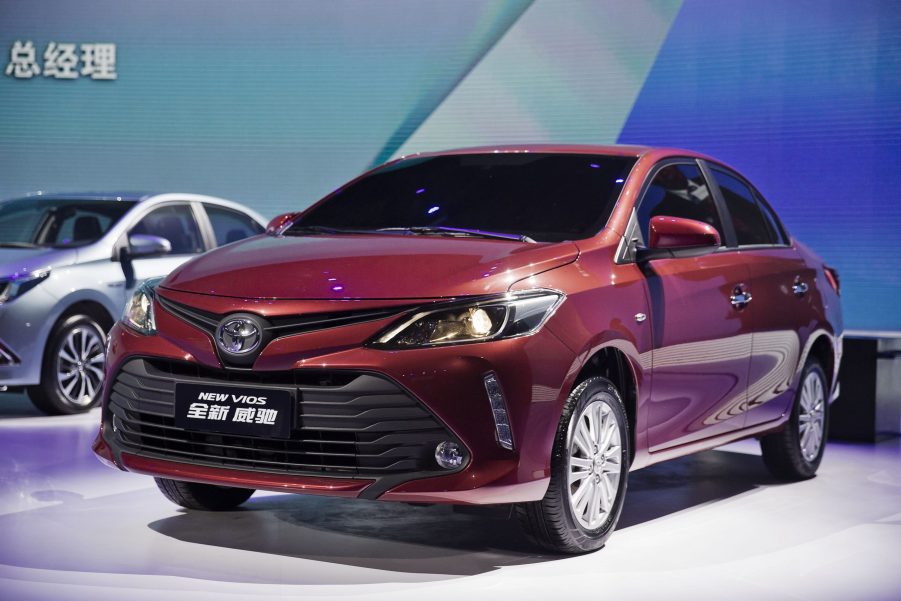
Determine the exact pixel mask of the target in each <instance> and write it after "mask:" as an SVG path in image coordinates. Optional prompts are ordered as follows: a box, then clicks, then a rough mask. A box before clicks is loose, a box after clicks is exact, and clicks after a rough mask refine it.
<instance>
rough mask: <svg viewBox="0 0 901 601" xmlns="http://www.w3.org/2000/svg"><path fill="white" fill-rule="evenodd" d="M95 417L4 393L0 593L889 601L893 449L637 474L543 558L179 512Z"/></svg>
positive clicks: (472, 535) (311, 503)
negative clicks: (791, 468)
mask: <svg viewBox="0 0 901 601" xmlns="http://www.w3.org/2000/svg"><path fill="white" fill-rule="evenodd" d="M98 420H99V413H98V411H97V410H94V411H93V412H91V413H90V414H88V415H83V416H67V417H43V416H39V415H38V414H37V412H36V411H34V410H32V409H31V408H30V405H29V404H28V402H27V400H25V399H24V397H22V396H21V395H11V394H0V599H3V600H6V599H10V600H13V599H15V600H17V601H26V600H29V599H48V600H53V601H63V600H68V599H91V600H93V601H101V600H110V601H138V600H145V599H146V600H154V601H158V600H161V599H169V600H172V601H176V600H177V601H181V600H194V599H211V600H212V599H216V600H222V599H242V600H243V599H274V598H302V599H340V600H342V601H343V600H348V599H367V600H380V599H384V600H390V601H401V600H404V599H411V600H412V599H415V600H417V601H419V600H429V601H432V600H437V599H454V600H457V601H459V600H464V601H481V600H482V599H508V598H509V599H552V600H554V601H562V600H564V599H598V600H603V599H665V600H667V601H672V600H674V599H711V600H717V601H722V600H728V601H738V600H740V599H765V600H767V601H771V600H776V599H792V600H799V599H801V600H807V599H809V600H811V601H826V600H833V599H834V600H842V601H845V600H849V599H854V600H855V601H863V600H867V599H874V600H889V599H901V444H899V441H898V440H893V441H889V442H884V443H881V444H878V445H857V444H847V443H830V445H829V447H827V450H826V456H825V458H824V461H823V465H822V467H821V470H820V475H819V476H817V477H816V478H814V479H813V480H810V481H807V482H802V483H797V484H788V485H784V484H779V483H776V482H774V481H773V480H772V479H771V478H770V477H769V475H768V473H767V472H766V471H765V469H764V467H763V465H762V463H761V461H760V458H759V456H758V447H757V443H756V441H749V442H743V443H738V444H735V445H730V446H728V447H724V448H722V449H720V450H716V451H710V452H707V453H703V454H700V455H696V456H693V457H688V458H684V459H680V460H676V461H672V462H669V463H665V464H662V465H658V466H655V467H652V468H648V469H645V470H642V471H639V472H635V473H633V474H632V475H631V480H630V485H629V494H628V497H627V498H626V508H625V511H624V514H623V517H622V519H621V521H620V525H619V528H618V530H617V532H616V533H615V534H614V535H613V537H612V539H611V540H610V542H609V543H608V545H607V547H606V548H605V549H603V550H601V551H599V552H597V553H593V554H590V555H585V556H580V557H555V556H548V555H543V554H541V553H540V552H538V551H536V550H535V549H534V548H532V547H530V546H529V545H528V543H527V542H525V541H524V539H523V537H522V536H521V535H520V534H519V532H518V529H517V527H516V524H515V523H514V522H505V521H500V520H495V519H490V518H487V517H481V516H471V515H462V514H457V513H454V512H452V511H451V510H450V509H449V508H446V507H437V506H435V507H413V506H408V505H397V504H388V503H379V502H377V501H350V500H340V499H328V498H322V497H304V496H294V495H278V494H271V493H257V494H256V495H255V496H254V497H253V498H252V499H251V500H250V501H249V502H248V503H247V504H246V506H245V507H244V508H242V509H241V510H240V511H233V512H228V513H222V514H204V513H199V512H185V511H183V510H181V509H179V508H177V507H176V506H174V505H172V504H170V503H169V502H168V501H167V500H166V499H164V498H163V497H162V495H161V494H159V492H158V491H157V489H156V487H155V485H154V483H153V480H152V479H150V478H148V477H144V476H139V475H134V474H126V473H123V472H117V471H114V470H112V469H109V468H107V467H105V466H103V465H102V464H101V463H100V462H98V461H97V460H96V459H95V458H94V456H93V454H92V453H91V451H90V444H91V441H92V440H93V438H94V435H95V432H96V429H97V423H98Z"/></svg>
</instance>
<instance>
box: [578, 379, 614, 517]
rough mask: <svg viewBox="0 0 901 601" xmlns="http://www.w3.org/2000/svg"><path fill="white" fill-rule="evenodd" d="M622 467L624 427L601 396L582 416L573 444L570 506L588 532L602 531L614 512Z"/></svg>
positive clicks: (590, 403)
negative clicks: (621, 430)
mask: <svg viewBox="0 0 901 601" xmlns="http://www.w3.org/2000/svg"><path fill="white" fill-rule="evenodd" d="M622 466H623V446H622V440H621V438H620V424H619V422H618V420H617V416H616V413H614V411H613V410H612V409H611V408H610V405H608V404H607V402H606V401H605V400H603V397H602V396H600V395H599V396H598V397H596V398H595V399H594V400H592V401H591V402H589V403H588V405H587V406H586V407H585V408H584V409H583V411H582V413H581V414H579V417H578V419H577V420H576V422H575V423H574V425H573V430H572V435H571V441H570V444H569V465H568V470H567V471H568V475H569V502H570V507H571V508H572V511H573V515H574V516H575V518H576V519H577V520H578V522H579V523H580V524H581V525H582V526H583V527H584V528H586V529H588V530H596V529H597V528H600V527H601V526H602V525H603V524H604V522H605V521H606V520H607V517H608V516H609V515H610V512H611V511H613V505H614V501H615V500H616V494H617V492H618V491H619V483H620V473H621V472H622Z"/></svg>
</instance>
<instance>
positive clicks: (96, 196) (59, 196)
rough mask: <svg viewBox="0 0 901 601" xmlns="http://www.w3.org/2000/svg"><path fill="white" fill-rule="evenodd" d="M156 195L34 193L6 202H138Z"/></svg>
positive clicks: (138, 193) (145, 193)
mask: <svg viewBox="0 0 901 601" xmlns="http://www.w3.org/2000/svg"><path fill="white" fill-rule="evenodd" d="M154 196H156V194H153V193H150V192H52V193H46V192H34V193H32V194H28V195H26V196H20V197H17V198H9V199H6V200H24V199H26V198H46V199H49V200H127V201H130V202H140V201H142V200H147V199H148V198H152V197H154Z"/></svg>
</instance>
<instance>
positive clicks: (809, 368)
mask: <svg viewBox="0 0 901 601" xmlns="http://www.w3.org/2000/svg"><path fill="white" fill-rule="evenodd" d="M811 372H814V373H816V374H817V376H818V377H819V378H820V384H821V385H822V386H823V392H824V399H823V439H822V441H820V449H819V451H818V452H817V456H816V457H814V459H813V460H812V461H807V459H805V458H804V453H803V451H802V450H801V391H802V390H803V388H804V382H805V381H806V380H807V377H808V376H809V375H810V373H811ZM828 382H829V380H828V379H827V378H826V372H825V371H824V370H823V368H822V366H820V364H819V363H818V362H817V361H810V362H808V363H807V365H805V366H804V370H803V371H802V372H801V379H800V380H799V381H798V391H797V393H796V394H795V402H794V406H793V407H792V415H791V429H792V430H791V432H792V444H793V447H792V449H793V451H794V452H796V453H797V456H796V457H795V459H796V461H797V464H798V467H799V468H800V469H799V471H800V472H801V473H802V474H803V475H804V476H806V477H808V478H811V477H813V476H814V475H815V474H816V472H817V469H818V468H819V467H820V462H821V461H822V460H823V453H824V452H825V450H826V437H827V435H828V434H829V384H828Z"/></svg>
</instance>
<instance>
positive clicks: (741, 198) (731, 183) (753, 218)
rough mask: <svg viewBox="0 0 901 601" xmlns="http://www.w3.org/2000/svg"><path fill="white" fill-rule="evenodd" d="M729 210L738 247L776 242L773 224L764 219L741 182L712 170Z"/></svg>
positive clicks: (754, 200)
mask: <svg viewBox="0 0 901 601" xmlns="http://www.w3.org/2000/svg"><path fill="white" fill-rule="evenodd" d="M713 174H714V177H715V178H716V183H717V184H719V187H720V191H721V192H722V193H723V200H725V201H726V208H727V209H728V210H729V218H730V219H731V220H732V225H733V227H734V228H735V237H736V239H737V241H738V245H739V246H745V245H749V244H773V243H774V242H776V240H777V236H776V232H775V231H774V229H773V228H774V226H775V224H773V223H770V221H769V220H768V219H767V218H766V217H764V215H763V211H762V210H761V208H760V204H759V203H758V202H757V199H756V198H755V196H754V193H753V192H751V189H750V188H749V187H748V186H747V184H745V183H744V182H743V181H741V180H740V179H738V178H737V177H734V176H732V175H730V174H729V173H726V172H725V171H723V170H721V169H717V168H714V169H713Z"/></svg>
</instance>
